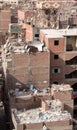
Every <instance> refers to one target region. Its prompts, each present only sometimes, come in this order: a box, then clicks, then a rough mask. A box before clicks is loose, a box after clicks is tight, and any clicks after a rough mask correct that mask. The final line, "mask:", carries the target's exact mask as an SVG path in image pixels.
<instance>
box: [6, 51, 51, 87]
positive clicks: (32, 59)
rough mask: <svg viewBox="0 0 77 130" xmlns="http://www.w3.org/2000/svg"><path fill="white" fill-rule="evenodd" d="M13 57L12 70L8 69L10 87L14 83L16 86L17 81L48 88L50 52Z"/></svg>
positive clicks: (15, 55)
mask: <svg viewBox="0 0 77 130" xmlns="http://www.w3.org/2000/svg"><path fill="white" fill-rule="evenodd" d="M12 57H13V60H12V68H9V69H8V70H9V71H8V73H9V74H8V82H9V83H10V85H11V84H12V82H13V84H14V85H15V82H16V81H19V82H21V83H24V84H27V83H28V82H29V81H31V82H32V83H33V84H35V85H36V86H38V87H46V86H48V82H49V61H48V57H49V52H40V53H36V54H35V55H32V54H30V55H28V54H13V55H12ZM9 78H10V79H11V80H10V81H9ZM44 81H47V83H44ZM13 84H12V86H13Z"/></svg>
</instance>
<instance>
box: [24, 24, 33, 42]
mask: <svg viewBox="0 0 77 130" xmlns="http://www.w3.org/2000/svg"><path fill="white" fill-rule="evenodd" d="M22 28H23V29H25V39H26V41H33V28H32V26H31V25H29V24H26V23H22Z"/></svg>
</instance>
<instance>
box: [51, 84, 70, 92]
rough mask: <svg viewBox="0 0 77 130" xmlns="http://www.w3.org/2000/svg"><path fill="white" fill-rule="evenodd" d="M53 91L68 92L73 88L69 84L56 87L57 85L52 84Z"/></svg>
mask: <svg viewBox="0 0 77 130" xmlns="http://www.w3.org/2000/svg"><path fill="white" fill-rule="evenodd" d="M51 87H52V90H54V91H57V92H58V91H67V90H72V88H71V87H70V85H69V84H66V85H65V84H61V85H56V84H52V86H51Z"/></svg>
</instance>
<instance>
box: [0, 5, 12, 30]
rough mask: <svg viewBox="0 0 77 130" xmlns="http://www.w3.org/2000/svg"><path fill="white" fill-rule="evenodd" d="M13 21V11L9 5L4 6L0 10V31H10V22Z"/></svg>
mask: <svg viewBox="0 0 77 130" xmlns="http://www.w3.org/2000/svg"><path fill="white" fill-rule="evenodd" d="M10 22H11V11H10V7H9V6H2V9H1V11H0V31H1V32H8V28H9V23H10Z"/></svg>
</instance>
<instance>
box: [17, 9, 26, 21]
mask: <svg viewBox="0 0 77 130" xmlns="http://www.w3.org/2000/svg"><path fill="white" fill-rule="evenodd" d="M18 19H21V20H24V19H25V13H24V11H22V10H18Z"/></svg>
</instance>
